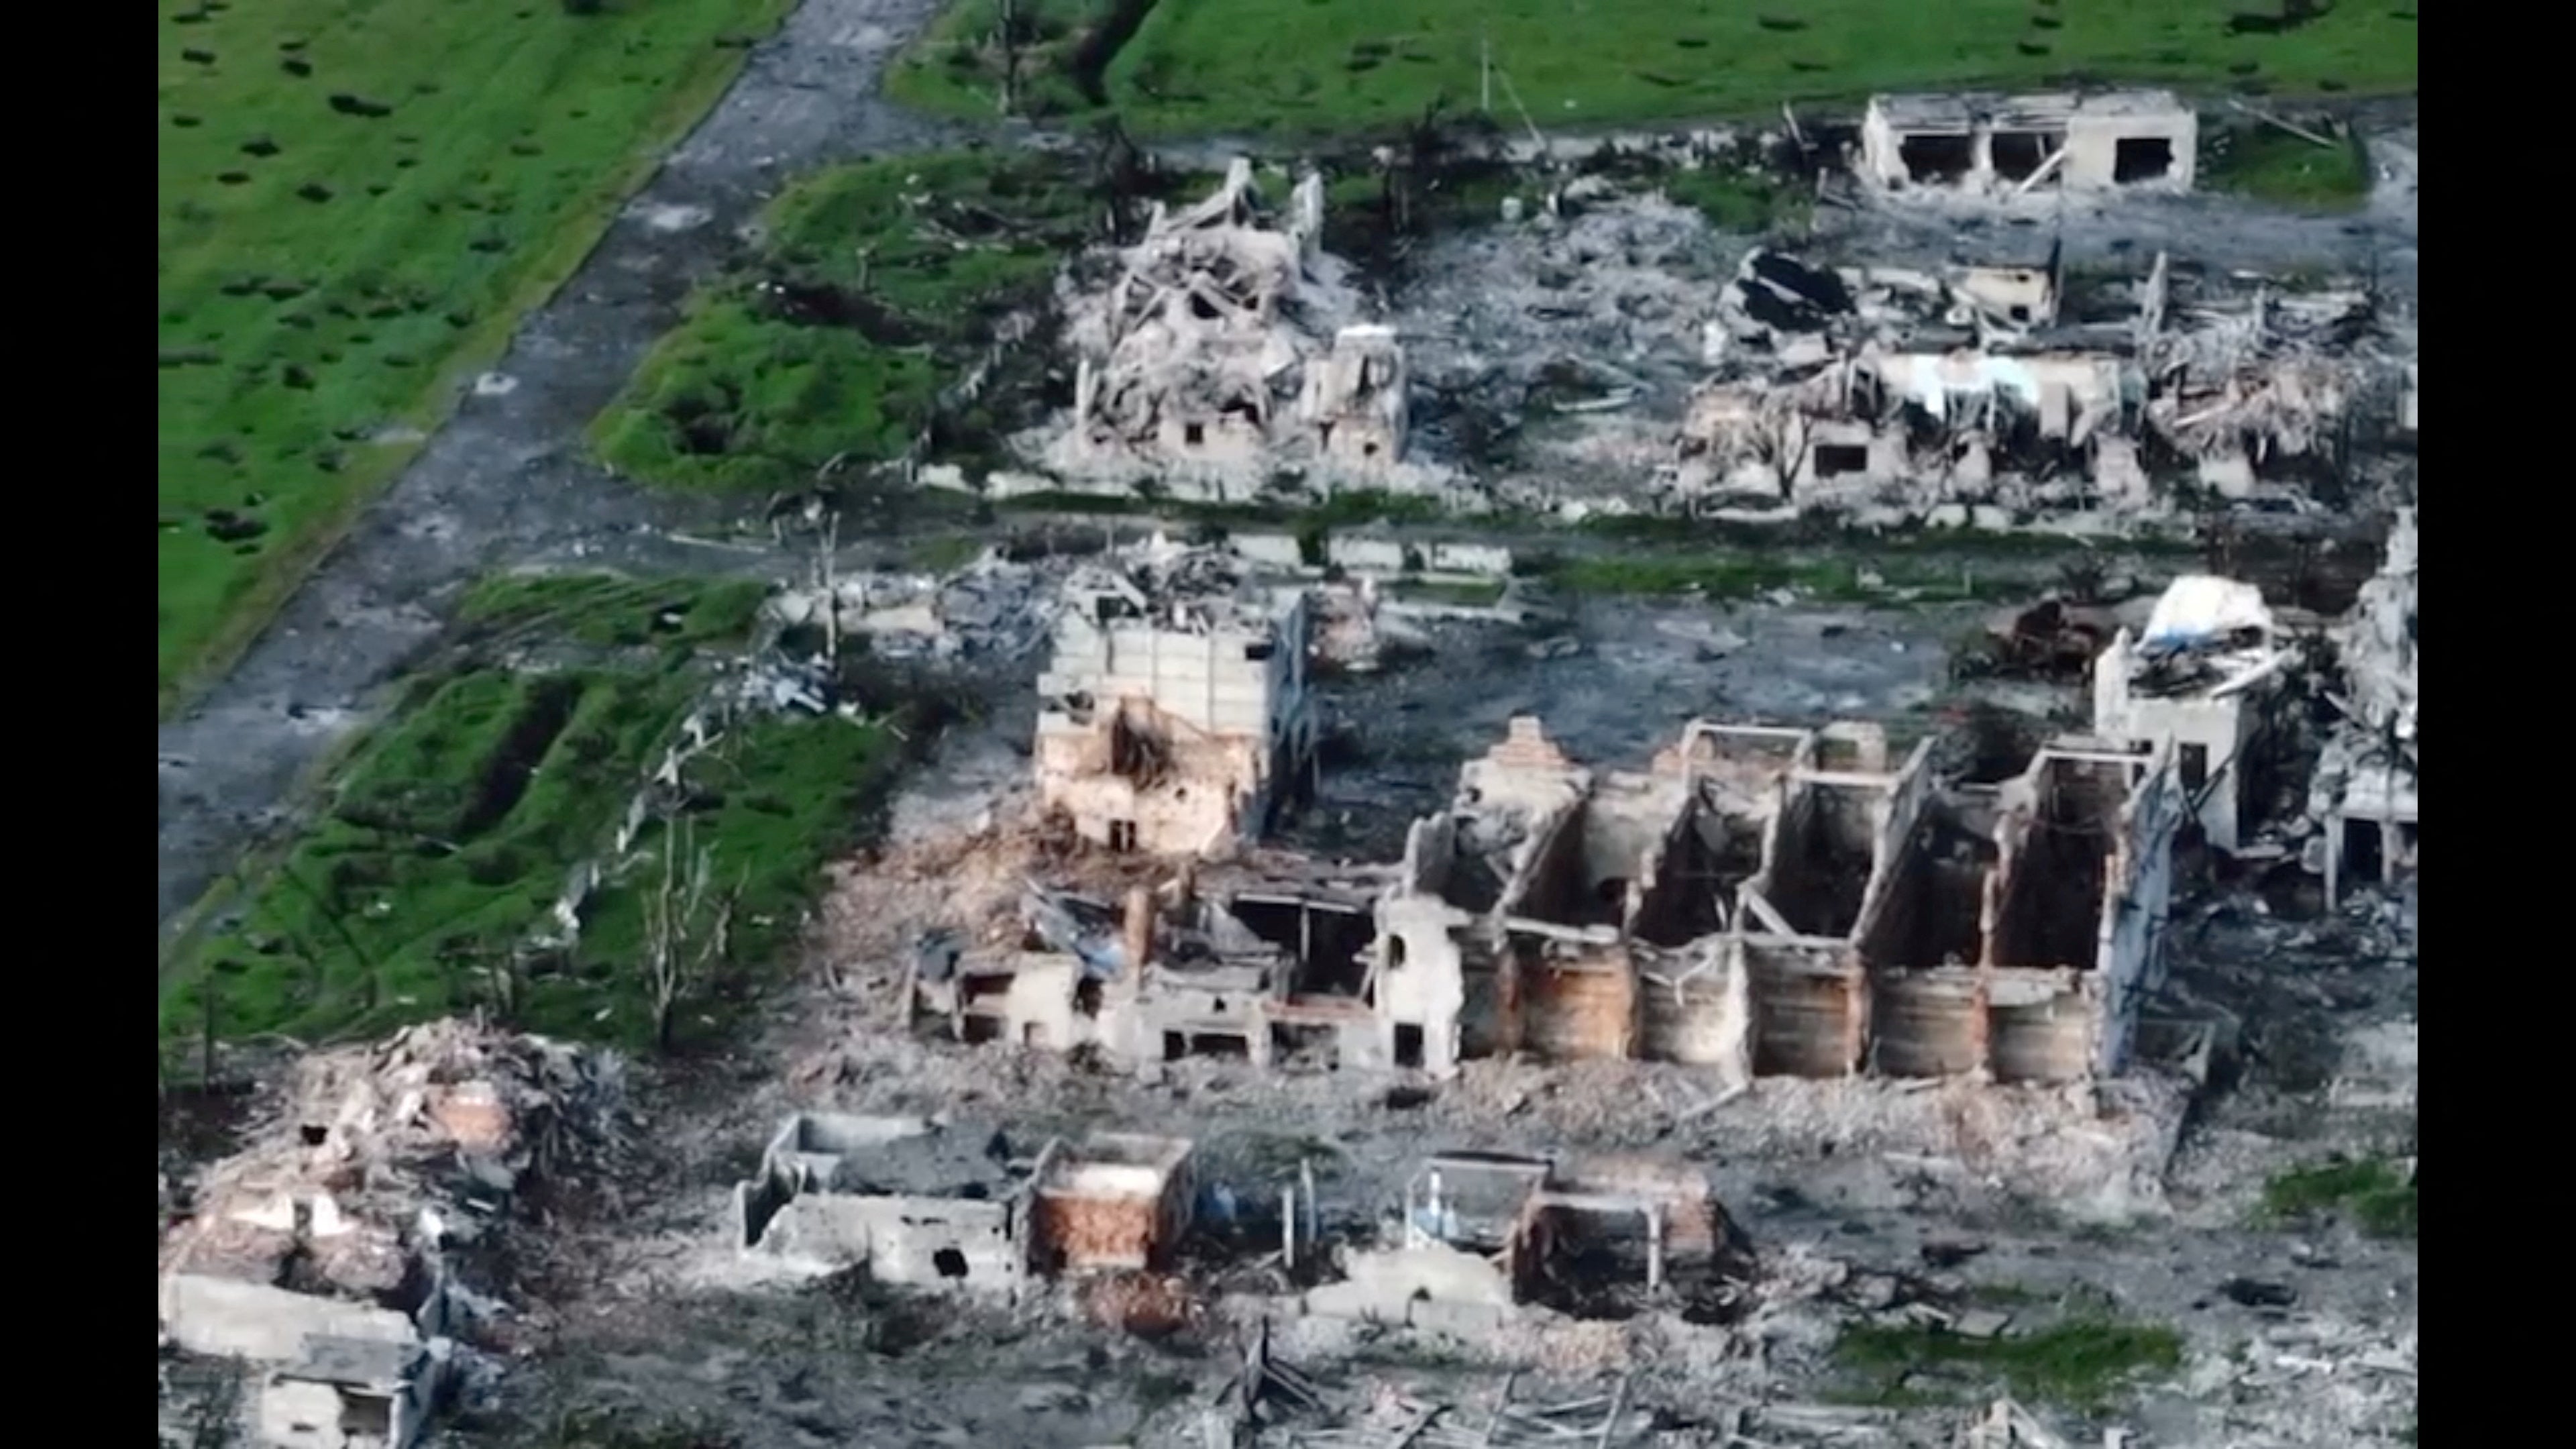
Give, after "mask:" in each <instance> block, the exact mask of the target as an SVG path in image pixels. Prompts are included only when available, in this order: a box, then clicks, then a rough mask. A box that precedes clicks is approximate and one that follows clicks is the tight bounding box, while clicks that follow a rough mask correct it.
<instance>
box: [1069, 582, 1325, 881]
mask: <svg viewBox="0 0 2576 1449" xmlns="http://www.w3.org/2000/svg"><path fill="white" fill-rule="evenodd" d="M1239 563H1240V561H1239V560H1234V559H1231V558H1230V557H1228V556H1226V555H1221V554H1216V553H1209V552H1195V553H1193V552H1188V551H1182V550H1176V549H1164V550H1161V551H1160V552H1159V553H1156V554H1154V555H1153V556H1151V557H1148V558H1147V559H1145V560H1143V561H1141V562H1139V563H1137V564H1135V565H1134V566H1132V567H1128V566H1110V565H1103V566H1100V567H1095V568H1091V569H1087V570H1085V571H1084V572H1083V573H1081V574H1079V575H1077V576H1076V578H1075V580H1074V581H1073V583H1072V584H1071V585H1070V586H1069V587H1068V589H1067V591H1066V598H1067V604H1066V607H1065V609H1064V611H1063V612H1062V614H1060V615H1059V616H1058V619H1057V624H1056V630H1055V639H1054V651H1055V652H1054V656H1053V659H1052V662H1051V663H1050V664H1049V666H1048V668H1047V671H1046V673H1045V675H1044V676H1043V677H1042V678H1041V679H1040V681H1039V690H1040V692H1041V695H1042V697H1043V703H1042V706H1041V712H1040V714H1039V716H1038V727H1037V744H1036V750H1035V756H1036V769H1037V783H1038V792H1039V799H1040V805H1041V808H1042V809H1044V810H1047V811H1062V812H1063V813H1065V814H1066V815H1068V816H1070V817H1071V819H1072V820H1073V823H1074V826H1075V828H1076V830H1077V831H1079V832H1080V833H1081V835H1082V836H1083V838H1085V839H1087V840H1091V841H1094V842H1096V843H1098V844H1101V845H1105V846H1108V847H1109V848H1111V849H1113V850H1135V851H1143V852H1145V853H1148V854H1155V855H1209V854H1222V853H1223V852H1225V851H1226V850H1228V849H1230V848H1231V847H1232V846H1233V845H1234V843H1235V842H1237V841H1239V840H1243V839H1247V838H1250V837H1254V836H1258V835H1259V834H1260V833H1261V832H1262V831H1263V830H1264V829H1266V828H1267V826H1268V824H1269V822H1270V820H1271V819H1272V818H1273V817H1274V816H1275V815H1276V814H1277V813H1278V812H1279V811H1280V810H1282V809H1283V808H1285V807H1286V806H1287V805H1289V804H1290V803H1292V802H1293V800H1294V799H1295V798H1297V797H1298V796H1299V795H1300V794H1301V793H1302V792H1303V790H1304V789H1305V787H1306V785H1307V784H1309V783H1310V782H1311V771H1312V769H1313V763H1314V754H1315V720H1314V708H1313V701H1312V699H1311V698H1310V696H1309V694H1308V689H1307V681H1306V663H1307V650H1308V645H1309V638H1308V636H1309V633H1310V630H1311V627H1312V621H1313V603H1312V600H1311V599H1310V597H1309V595H1308V593H1307V591H1306V590H1304V589H1303V588H1292V589H1289V590H1286V591H1282V592H1272V591H1269V590H1265V589H1262V588H1259V587H1257V586H1255V585H1253V584H1252V583H1250V582H1249V580H1248V577H1247V576H1246V574H1245V573H1244V572H1243V571H1242V570H1241V568H1240V567H1239Z"/></svg>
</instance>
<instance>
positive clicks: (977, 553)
mask: <svg viewBox="0 0 2576 1449" xmlns="http://www.w3.org/2000/svg"><path fill="white" fill-rule="evenodd" d="M983 556H984V540H982V539H980V538H977V537H975V536H974V535H973V534H965V533H950V534H941V535H939V536H938V537H936V538H925V539H921V540H919V541H917V542H915V543H914V544H913V545H912V547H911V548H910V549H909V550H908V551H907V552H906V554H905V557H906V558H907V559H909V560H910V562H911V564H912V566H913V567H914V568H917V569H919V570H921V571H922V572H923V573H930V574H953V573H955V572H957V571H958V570H959V569H962V568H964V567H966V566H967V565H968V564H970V563H973V562H974V561H975V560H977V559H979V558H981V557H983Z"/></svg>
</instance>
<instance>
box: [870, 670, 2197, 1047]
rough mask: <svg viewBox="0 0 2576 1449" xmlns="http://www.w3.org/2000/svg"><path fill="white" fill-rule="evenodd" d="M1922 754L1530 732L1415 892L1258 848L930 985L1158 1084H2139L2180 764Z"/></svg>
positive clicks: (1437, 823)
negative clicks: (1465, 1074)
mask: <svg viewBox="0 0 2576 1449" xmlns="http://www.w3.org/2000/svg"><path fill="white" fill-rule="evenodd" d="M1929 751H1930V742H1928V741H1927V742H1925V744H1924V745H1923V746H1921V747H1918V748H1917V750H1916V751H1915V752H1914V754H1913V755H1912V756H1911V757H1910V758H1909V759H1907V760H1906V761H1905V762H1904V763H1902V764H1901V765H1893V766H1892V765H1891V764H1890V762H1889V760H1888V751H1887V744H1886V739H1885V736H1884V734H1883V733H1882V732H1881V731H1880V730H1879V729H1878V727H1876V726H1873V725H1866V724H1837V725H1832V726H1828V727H1826V728H1823V729H1818V730H1801V729H1780V728H1765V727H1757V726H1728V725H1720V724H1713V723H1709V722H1706V721H1702V722H1698V723H1694V724H1692V725H1691V726H1689V727H1688V728H1687V729H1686V730H1685V731H1684V733H1683V736H1682V738H1681V740H1680V741H1679V742H1678V743H1677V744H1676V745H1674V746H1673V747H1672V748H1670V749H1667V750H1665V751H1664V752H1663V753H1662V754H1660V755H1659V756H1658V757H1657V759H1656V760H1655V762H1654V764H1653V766H1652V768H1651V769H1649V770H1647V771H1645V772H1643V773H1633V772H1624V771H1609V772H1600V773H1596V772H1595V771H1593V770H1590V769H1588V768H1585V767H1583V766H1581V765H1578V764H1576V763H1574V762H1573V761H1571V760H1569V759H1568V758H1567V757H1566V756H1565V755H1564V753H1563V752H1562V751H1561V750H1559V749H1558V748H1557V747H1556V745H1555V744H1554V743H1553V742H1551V741H1550V740H1549V739H1548V738H1547V737H1546V735H1545V734H1544V732H1543V731H1542V730H1541V728H1540V726H1539V723H1538V721H1537V720H1535V719H1529V718H1522V719H1517V720H1515V721H1513V722H1512V724H1511V727H1510V730H1509V733H1508V735H1507V736H1506V738H1505V739H1504V740H1503V741H1502V742H1501V743H1500V744H1498V745H1496V746H1495V747H1494V748H1493V749H1491V750H1489V751H1488V752H1486V754H1485V755H1484V756H1482V757H1481V758H1478V759H1475V760H1471V761H1469V762H1468V763H1467V764H1466V765H1465V766H1464V767H1463V769H1462V770H1461V771H1460V782H1459V788H1458V792H1457V795H1456V797H1455V799H1454V801H1453V803H1452V804H1451V806H1450V807H1449V808H1448V809H1447V810H1444V811H1442V812H1441V813H1439V814H1437V815H1434V816H1431V817H1428V818H1426V819H1423V820H1421V821H1418V822H1416V823H1415V825H1414V826H1413V828H1412V830H1411V831H1410V832H1409V834H1408V836H1407V840H1406V847H1405V855H1404V859H1403V861H1402V862H1401V864H1400V865H1398V866H1396V867H1394V868H1392V869H1391V870H1389V869H1387V868H1383V867H1380V868H1366V867H1354V866H1348V865H1335V866H1326V865H1322V864H1320V863H1315V862H1305V861H1300V860H1297V859H1295V858H1293V857H1281V856H1267V855H1265V856H1259V857H1253V856H1249V855H1247V856H1245V857H1243V858H1239V859H1236V860H1233V861H1228V862H1225V863H1222V864H1215V865H1206V866H1198V865H1186V866H1184V868H1183V869H1182V871H1181V872H1180V873H1179V874H1178V876H1177V877H1176V878H1175V879H1173V880H1171V881H1170V882H1169V883H1168V884H1166V885H1165V886H1164V887H1163V888H1162V889H1161V890H1159V891H1155V890H1149V889H1146V888H1144V887H1142V886H1137V887H1133V888H1131V889H1130V891H1129V893H1128V895H1127V897H1126V899H1125V902H1124V904H1123V908H1122V907H1113V906H1111V905H1109V904H1107V903H1103V902H1090V901H1084V900H1082V899H1080V898H1078V897H1073V896H1058V895H1054V894H1052V893H1047V892H1033V893H1032V895H1031V897H1030V900H1029V902H1028V904H1027V907H1026V916H1027V920H1026V922H1025V924H1024V930H1023V934H1022V936H1021V937H1020V939H1019V941H1018V943H1017V947H1016V949H1013V950H1008V951H1000V952H994V951H987V950H981V949H965V948H963V947H960V948H958V949H955V950H948V951H941V952H937V953H932V955H931V956H930V957H929V958H927V959H925V960H924V961H922V962H919V963H917V964H916V968H915V972H914V977H913V981H912V983H911V985H910V986H908V987H907V991H906V995H907V998H908V1000H909V1001H910V1002H911V1006H912V1010H913V1012H914V1014H915V1017H916V1019H917V1018H919V1017H920V1016H922V1015H924V1014H927V1015H930V1016H932V1017H942V1016H944V1017H945V1018H947V1020H948V1021H949V1022H950V1024H951V1027H952V1029H953V1030H954V1031H955V1032H956V1033H957V1035H959V1036H961V1037H964V1038H967V1039H974V1040H994V1039H997V1038H999V1039H1006V1040H1010V1041H1014V1042H1021V1043H1025V1044H1028V1045H1033V1046H1040V1047H1047V1048H1052V1049H1056V1050H1072V1049H1074V1048H1076V1047H1080V1046H1085V1045H1091V1046H1096V1047H1097V1048H1098V1049H1099V1050H1100V1051H1101V1052H1102V1053H1103V1055H1104V1056H1105V1057H1106V1058H1107V1059H1108V1060H1110V1061H1112V1062H1115V1063H1119V1064H1122V1065H1125V1066H1127V1067H1130V1068H1132V1069H1138V1070H1146V1071H1150V1070H1152V1069H1154V1068H1155V1067H1157V1066H1158V1065H1159V1064H1160V1063H1163V1062H1167V1061H1170V1060H1172V1059H1174V1058H1177V1057H1182V1056H1191V1055H1205V1054H1221V1055H1226V1056H1233V1057H1238V1058H1242V1059H1245V1060H1248V1061H1250V1062H1252V1063H1254V1064H1256V1065H1269V1064H1272V1063H1274V1062H1284V1061H1288V1060H1305V1061H1310V1062H1322V1063H1324V1064H1328V1065H1335V1066H1346V1067H1357V1068H1364V1069H1384V1068H1390V1067H1391V1068H1397V1069H1407V1070H1420V1071H1424V1072H1426V1073H1429V1074H1431V1075H1433V1076H1435V1077H1438V1076H1447V1075H1449V1074H1452V1073H1454V1072H1455V1071H1456V1070H1457V1068H1458V1065H1459V1064H1460V1063H1461V1062H1462V1061H1465V1060H1468V1059H1471V1058H1478V1057H1490V1056H1498V1055H1506V1054H1511V1053H1522V1054H1526V1055H1528V1056H1530V1057H1533V1058H1536V1059H1539V1060H1543V1061H1579V1060H1591V1059H1605V1058H1606V1059H1644V1060H1654V1061H1667V1062H1675V1063H1681V1064H1684V1065H1689V1066H1694V1067H1699V1068H1702V1069H1705V1070H1707V1071H1708V1072H1710V1073H1711V1074H1713V1075H1714V1076H1715V1077H1716V1078H1717V1079H1718V1080H1719V1081H1720V1082H1722V1083H1725V1084H1728V1085H1738V1084H1742V1083H1744V1082H1746V1081H1748V1080H1749V1079H1751V1078H1754V1077H1757V1076H1800V1077H1842V1076H1848V1075H1853V1074H1857V1073H1864V1072H1866V1073H1876V1074H1884V1075H1890V1076H1900V1077H1954V1076H1967V1077H1976V1078H1981V1079H1987V1080H1995V1081H2005V1082H2041V1083H2073V1082H2081V1081H2087V1080H2091V1079H2093V1078H2095V1077H2097V1076H2102V1075H2109V1074H2114V1073H2118V1072H2120V1071H2122V1070H2123V1069H2124V1068H2125V1065H2126V1063H2127V1061H2128V1060H2129V1055H2130V1051H2129V1047H2130V1038H2131V1034H2132V1030H2133V1025H2134V1020H2135V1016H2136V1012H2137V1008H2138V1005H2139V998H2140V996H2141V995H2142V994H2143V993H2144V992H2146V991H2148V990H2150V989H2152V988H2153V987H2154V986H2155V985H2156V984H2157V981H2158V979H2159V976H2160V972H2161V964H2162V955H2161V950H2160V945H2159V941H2160V938H2159V935H2158V932H2159V931H2160V929H2161V927H2162V925H2163V921H2164V917H2165V905H2166V900H2167V896H2168V893H2169V891H2170V889H2171V858H2170V844H2171V840H2172V837H2173V834H2174V831H2175V829H2176V828H2177V827H2178V825H2179V824H2180V822H2181V820H2182V818H2183V816H2184V814H2185V812H2186V810H2187V809H2188V808H2189V802H2188V801H2187V799H2186V797H2185V795H2184V792H2183V791H2182V788H2181V786H2180V783H2179V781H2178V780H2177V779H2176V778H2175V774H2174V771H2173V770H2172V769H2171V768H2170V766H2169V759H2170V756H2169V754H2168V752H2167V751H2166V750H2165V749H2164V748H2163V746H2162V745H2161V744H2160V743H2158V742H2154V741H2149V742H2147V743H2142V744H2117V745H2113V744H2102V743H2096V742H2093V741H2089V740H2061V741H2059V742H2058V743H2056V744H2053V745H2051V746H2048V747H2047V748H2045V749H2043V750H2042V751H2041V752H2040V754H2039V756H2038V757H2037V759H2036V760H2034V761H2033V763H2032V764H2031V766H2030V768H2029V770H2028V772H2027V773H2025V774H2024V775H2023V776H2021V777H2020V778H2018V779H2016V780H2013V781H2009V782H2007V783H2005V784H2004V785H2002V786H2000V787H1988V788H1986V789H1983V790H1980V789H1978V788H1976V787H1967V786H1962V787H1958V788H1956V789H1947V790H1945V789H1942V788H1940V787H1938V786H1937V784H1936V782H1935V781H1934V780H1933V778H1932V777H1931V774H1930V773H1929V771H1928V769H1927V767H1926V765H1925V761H1926V759H1927V758H1928V755H1929Z"/></svg>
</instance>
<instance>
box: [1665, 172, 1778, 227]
mask: <svg viewBox="0 0 2576 1449" xmlns="http://www.w3.org/2000/svg"><path fill="white" fill-rule="evenodd" d="M1663 187H1664V195H1665V196H1667V197H1669V198H1671V199H1672V200H1673V201H1674V202H1675V203H1676V204H1678V205H1681V206H1695V207H1698V208H1699V211H1700V214H1701V215H1703V216H1705V217H1707V218H1708V224H1709V225H1710V226H1712V227H1715V228H1716V229H1717V230H1719V231H1724V232H1734V233H1737V234H1739V235H1744V234H1750V235H1757V236H1777V235H1780V234H1782V233H1784V232H1793V231H1798V230H1801V229H1803V228H1804V227H1805V226H1806V224H1807V221H1808V218H1809V217H1810V216H1812V215H1813V214H1814V211H1815V195H1814V193H1813V192H1811V191H1809V190H1808V189H1807V188H1806V187H1804V186H1801V185H1799V184H1798V183H1797V182H1796V181H1795V180H1793V179H1791V178H1789V177H1787V176H1783V175H1781V174H1779V173H1778V172H1775V171H1768V170H1764V169H1761V168H1758V167H1749V168H1722V167H1716V166H1706V167H1702V168H1700V169H1699V170H1697V171H1682V170H1676V171H1674V172H1672V173H1671V174H1670V175H1668V176H1666V177H1665V178H1664V182H1663Z"/></svg>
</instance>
